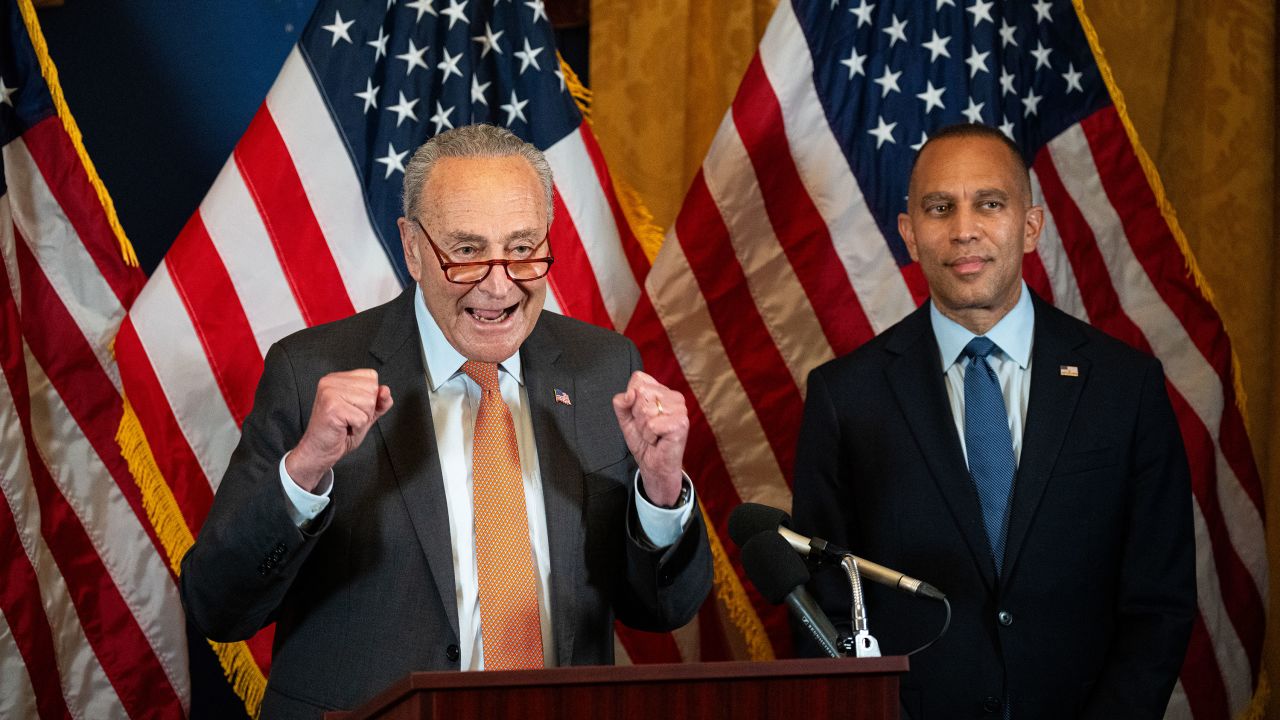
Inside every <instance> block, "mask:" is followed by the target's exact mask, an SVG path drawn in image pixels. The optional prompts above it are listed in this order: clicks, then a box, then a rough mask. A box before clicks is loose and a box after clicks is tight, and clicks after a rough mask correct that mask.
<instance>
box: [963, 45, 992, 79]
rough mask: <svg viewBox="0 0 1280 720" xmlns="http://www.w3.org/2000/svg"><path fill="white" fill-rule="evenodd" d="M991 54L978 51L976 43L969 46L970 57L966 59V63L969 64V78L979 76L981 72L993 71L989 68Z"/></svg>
mask: <svg viewBox="0 0 1280 720" xmlns="http://www.w3.org/2000/svg"><path fill="white" fill-rule="evenodd" d="M990 54H991V53H989V52H984V53H980V52H978V47H977V46H976V45H975V46H973V47H971V48H969V58H968V59H967V60H965V61H964V64H965V65H968V66H969V79H973V78H975V77H977V76H978V73H980V72H991V71H990V70H988V69H987V56H988V55H990Z"/></svg>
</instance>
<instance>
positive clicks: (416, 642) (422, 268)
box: [181, 125, 711, 718]
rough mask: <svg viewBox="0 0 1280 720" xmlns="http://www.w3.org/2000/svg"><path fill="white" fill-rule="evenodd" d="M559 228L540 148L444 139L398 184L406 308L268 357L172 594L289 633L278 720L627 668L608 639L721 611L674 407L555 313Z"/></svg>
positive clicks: (680, 412) (504, 140)
mask: <svg viewBox="0 0 1280 720" xmlns="http://www.w3.org/2000/svg"><path fill="white" fill-rule="evenodd" d="M552 209H553V204H552V180H551V169H550V166H549V165H548V164H547V161H546V159H545V158H544V157H543V155H542V153H541V152H539V151H538V150H537V149H536V148H534V147H533V146H532V145H529V144H527V143H525V142H523V141H521V140H520V139H519V138H517V137H515V136H514V135H512V134H511V133H509V132H507V131H506V130H503V129H500V128H496V127H493V126H486V125H476V126H469V127H464V128H458V129H456V130H451V131H449V132H446V133H443V134H441V135H437V136H436V137H434V138H432V139H431V140H429V141H428V142H427V143H426V144H424V145H423V146H422V147H421V148H419V149H418V150H417V152H416V153H415V154H414V156H413V158H412V159H411V160H410V162H409V164H408V166H407V167H406V169H405V180H404V217H402V218H400V220H399V229H400V237H401V241H402V243H403V246H404V257H405V262H406V265H407V266H408V269H409V273H410V274H411V275H412V276H413V278H414V280H415V281H416V284H415V286H414V287H413V288H411V289H408V290H406V291H405V292H404V293H403V294H401V295H400V297H398V298H396V299H395V300H392V301H391V302H389V303H387V304H385V305H382V306H380V307H376V308H373V309H371V310H368V311H365V312H362V313H359V314H357V315H355V316H353V317H351V318H348V319H346V320H342V321H339V322H335V323H331V324H329V325H324V326H319V327H315V328H311V329H308V330H304V331H302V332H299V333H297V334H295V335H292V336H290V337H288V338H285V339H284V340H281V341H280V342H279V343H277V344H276V345H274V346H273V347H272V348H271V350H270V352H268V354H267V357H266V362H265V368H264V371H263V376H262V380H261V382H260V384H259V386H258V392H257V396H256V399H255V402H254V407H253V411H252V412H251V413H250V415H249V417H248V418H247V419H246V420H245V423H244V429H243V436H242V439H241V441H240V444H239V446H238V447H237V448H236V450H235V453H234V454H233V456H232V458H231V463H230V466H229V468H228V470H227V473H226V475H225V476H224V478H223V480H222V484H221V486H220V487H219V489H218V493H217V496H216V498H215V500H214V504H213V508H212V510H211V511H210V514H209V517H208V519H207V520H206V522H205V525H204V528H203V530H202V531H201V533H200V537H199V538H198V539H197V541H196V544H195V547H194V548H193V549H192V551H191V552H190V553H189V554H188V555H187V556H186V558H185V559H184V560H183V573H182V578H181V590H182V598H183V602H184V604H185V606H186V608H187V612H188V614H189V616H190V617H191V618H192V620H193V621H194V622H195V624H196V626H197V627H198V628H199V629H200V630H201V631H202V632H204V633H205V634H206V635H207V636H208V637H210V638H212V639H214V640H222V641H227V640H238V639H243V638H247V637H249V636H250V635H252V634H253V633H254V632H256V631H257V630H258V629H259V628H260V627H262V626H264V625H266V624H268V623H270V622H273V621H274V622H276V623H277V628H276V634H275V646H274V659H273V662H272V672H271V677H270V679H269V682H268V685H267V691H266V697H265V698H264V700H263V705H262V708H263V717H271V718H318V717H320V716H321V714H322V713H323V712H324V711H326V710H330V709H335V708H351V707H354V706H356V705H358V704H360V703H362V702H364V701H365V700H367V699H369V698H370V697H372V696H373V695H374V694H375V693H377V692H378V691H379V690H381V689H383V688H385V687H386V686H387V685H389V684H390V683H392V682H393V681H394V680H395V679H397V678H398V677H400V676H402V675H404V674H406V673H408V672H410V671H414V670H447V669H454V670H457V669H462V670H484V669H522V668H540V667H550V666H556V665H589V664H606V663H612V662H613V620H614V619H615V618H617V619H619V620H621V621H622V622H624V623H626V624H628V625H630V626H632V627H637V628H640V629H644V630H671V629H674V628H676V627H678V626H680V625H683V624H684V623H686V622H688V621H689V620H690V619H692V617H693V615H694V614H695V613H696V611H697V609H698V607H699V605H700V604H701V602H702V600H703V599H704V598H705V597H706V594H707V592H708V591H709V589H710V585H711V563H710V552H709V550H708V547H707V538H706V531H705V529H704V527H703V525H702V521H701V518H700V513H698V512H697V511H696V501H695V500H694V497H693V487H692V484H691V483H690V481H689V479H688V478H687V477H686V476H684V474H683V472H682V471H681V459H682V457H683V454H684V446H685V441H686V438H687V434H688V427H689V420H688V415H687V412H686V410H685V405H684V398H683V397H682V396H681V395H680V394H679V393H677V392H674V391H672V390H670V389H668V388H666V387H664V386H663V385H662V384H660V383H658V382H657V381H656V380H654V379H653V378H652V377H650V376H648V375H646V374H644V373H643V372H641V371H640V370H639V368H640V358H639V355H638V353H637V352H636V349H635V346H634V345H632V344H631V342H630V341H628V340H627V339H626V338H623V337H622V336H620V335H617V334H615V333H612V332H608V331H605V330H601V329H599V328H595V327H593V326H590V325H587V324H585V323H581V322H577V321H574V320H571V319H568V318H564V317H562V316H559V315H556V314H554V313H550V312H544V311H543V302H544V300H545V298H546V292H547V274H548V273H549V272H550V270H551V266H552V262H553V258H552V248H551V247H550V242H549V236H548V229H549V228H550V225H551V218H552ZM573 281H574V280H573V278H564V280H563V282H573ZM366 436H368V437H366Z"/></svg>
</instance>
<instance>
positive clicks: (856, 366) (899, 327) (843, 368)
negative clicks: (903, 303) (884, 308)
mask: <svg viewBox="0 0 1280 720" xmlns="http://www.w3.org/2000/svg"><path fill="white" fill-rule="evenodd" d="M924 320H925V322H924V325H921V318H920V311H919V310H917V311H916V312H913V313H911V314H910V315H908V316H907V317H905V318H903V319H902V320H899V321H898V322H897V323H895V324H893V325H891V326H890V327H889V328H888V329H886V330H885V331H884V332H881V333H880V334H879V335H876V336H875V337H873V338H871V339H870V340H867V341H866V342H864V343H863V344H861V345H859V346H858V347H857V348H855V349H854V350H853V351H851V352H849V353H847V354H845V355H841V356H840V357H838V358H835V359H834V360H828V361H827V362H825V363H823V364H821V365H819V366H818V367H816V368H814V370H813V372H814V373H820V374H821V375H822V376H823V378H824V379H826V380H829V381H830V380H832V379H836V378H850V377H866V376H868V375H869V373H871V372H875V373H876V374H877V376H878V374H879V371H880V370H881V369H883V368H884V367H885V366H886V365H887V364H888V363H889V362H891V361H892V360H893V358H895V357H897V356H898V354H900V352H901V351H902V349H903V348H913V351H914V346H916V344H917V343H919V342H921V341H923V340H926V339H927V338H925V337H924V336H923V335H922V331H923V330H927V329H928V322H927V320H928V316H927V315H925V316H924ZM930 337H931V336H930ZM935 352H936V350H935Z"/></svg>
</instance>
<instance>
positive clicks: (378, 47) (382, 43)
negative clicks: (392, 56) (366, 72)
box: [365, 28, 390, 62]
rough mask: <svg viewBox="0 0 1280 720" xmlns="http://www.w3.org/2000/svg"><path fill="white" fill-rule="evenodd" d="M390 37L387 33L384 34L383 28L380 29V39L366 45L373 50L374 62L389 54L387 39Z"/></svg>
mask: <svg viewBox="0 0 1280 720" xmlns="http://www.w3.org/2000/svg"><path fill="white" fill-rule="evenodd" d="M389 37H390V36H389V35H387V33H386V32H384V31H383V29H382V28H378V39H377V40H370V41H369V42H367V43H365V45H368V46H369V47H371V48H373V59H374V62H377V60H378V58H380V57H382V56H383V55H386V54H387V39H388V38H389Z"/></svg>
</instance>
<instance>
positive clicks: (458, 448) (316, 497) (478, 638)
mask: <svg viewBox="0 0 1280 720" xmlns="http://www.w3.org/2000/svg"><path fill="white" fill-rule="evenodd" d="M414 313H415V316H416V318H417V322H418V334H419V337H420V338H421V341H422V348H423V358H424V360H425V365H426V368H427V377H426V381H427V385H428V391H429V392H428V396H429V399H430V403H431V422H432V424H433V425H434V427H435V436H436V448H437V451H438V452H439V455H440V470H441V474H442V475H443V476H444V491H445V501H446V503H447V504H448V510H449V536H450V538H451V539H452V542H451V545H452V547H453V577H454V593H455V596H456V597H457V602H458V628H459V635H460V637H459V643H458V645H459V649H460V650H461V657H460V658H459V661H460V667H461V668H462V669H463V670H483V669H484V642H483V636H482V634H481V631H480V592H479V582H478V580H477V577H476V551H475V543H474V537H475V535H474V517H473V514H474V511H473V506H472V497H471V489H472V474H471V447H472V434H473V433H474V431H475V418H476V411H477V410H478V409H479V407H480V396H481V394H482V392H481V389H480V386H479V385H478V384H477V383H476V382H475V381H474V380H472V379H471V378H470V377H468V376H467V375H466V374H465V373H463V372H462V364H463V363H464V362H466V358H465V357H463V356H462V354H461V353H459V352H458V351H457V349H455V348H454V347H453V346H452V345H450V344H449V341H448V340H446V339H445V337H444V333H443V332H441V330H440V327H439V326H438V325H437V324H436V322H435V319H434V318H432V317H431V313H429V312H428V311H427V308H426V305H425V303H424V302H423V298H422V289H421V288H418V289H416V291H415V298H414ZM498 367H499V372H498V385H499V390H500V391H501V392H502V399H503V400H504V401H505V402H506V403H507V407H508V408H509V409H510V411H511V420H512V423H513V424H514V426H515V433H516V447H517V449H518V450H519V452H520V473H521V478H522V480H523V483H524V495H525V509H526V512H527V515H528V520H529V541H530V545H531V546H532V549H533V559H534V563H535V564H536V565H537V572H536V573H535V577H536V581H537V584H538V588H537V592H538V614H539V616H540V619H541V622H542V655H543V663H544V664H545V665H546V666H547V667H553V666H554V665H555V664H556V647H555V634H554V633H553V631H552V630H553V628H552V612H551V551H550V547H549V545H548V540H547V537H548V536H547V516H546V511H545V506H544V504H543V497H542V473H541V472H540V471H539V466H538V448H537V444H536V443H535V441H534V435H533V415H532V412H531V411H530V407H529V397H528V391H527V390H526V388H525V386H524V376H523V374H522V372H521V367H520V353H519V352H516V354H514V355H512V356H511V357H509V358H507V359H506V360H504V361H503V362H501V363H499V365H498ZM286 455H287V454H286ZM280 480H281V483H282V484H283V486H284V491H285V495H286V497H288V498H289V501H290V503H289V505H290V507H289V508H288V509H289V511H290V513H289V514H290V516H291V517H292V519H293V521H294V523H295V524H297V525H298V527H300V528H304V529H305V528H306V527H307V525H308V524H309V523H310V522H311V521H312V520H313V519H314V518H315V517H316V516H317V515H319V514H320V513H321V512H322V511H323V510H324V509H325V507H327V506H328V504H329V493H330V491H331V490H332V489H333V482H334V478H333V472H332V471H330V472H328V473H326V475H325V477H324V478H323V479H322V480H321V481H320V484H319V485H318V486H317V487H316V489H315V490H316V491H315V492H314V493H309V492H307V491H306V490H303V489H302V488H301V487H299V486H298V485H297V483H295V482H293V480H292V479H291V478H290V477H289V475H288V473H287V472H286V471H285V467H284V459H283V458H281V460H280ZM639 480H640V475H639V472H637V473H636V478H635V484H636V487H635V490H634V492H635V494H636V512H637V515H638V516H639V519H640V525H641V528H642V529H643V530H644V533H645V534H646V535H647V536H648V538H649V540H650V542H652V543H653V544H654V545H655V546H657V547H660V548H661V547H666V546H668V545H671V544H672V543H674V542H675V541H676V540H677V539H679V537H680V534H681V533H682V532H683V531H684V528H685V527H686V526H687V525H688V523H689V519H690V517H692V514H693V503H692V500H691V499H690V500H689V501H687V502H685V503H684V504H683V505H681V506H679V507H676V508H671V509H667V508H659V507H657V506H655V505H653V504H652V503H650V502H649V501H648V499H646V498H645V497H644V495H643V494H642V493H641V492H640V482H639ZM685 482H686V483H687V482H689V481H688V478H686V479H685ZM690 489H691V490H692V485H690ZM690 497H691V498H692V495H691V496H690ZM460 539H461V541H460ZM618 571H619V572H622V571H623V569H622V568H619V569H618Z"/></svg>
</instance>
